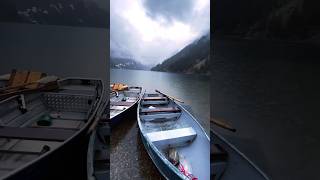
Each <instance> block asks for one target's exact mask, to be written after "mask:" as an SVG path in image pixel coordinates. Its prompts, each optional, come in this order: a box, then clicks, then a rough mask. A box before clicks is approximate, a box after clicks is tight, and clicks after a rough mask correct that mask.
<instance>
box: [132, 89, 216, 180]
mask: <svg viewBox="0 0 320 180" xmlns="http://www.w3.org/2000/svg"><path fill="white" fill-rule="evenodd" d="M144 94H145V92H144V93H143V95H142V96H144ZM169 100H171V101H173V102H174V103H175V104H176V105H177V106H178V107H180V108H181V110H182V112H181V113H183V112H185V113H187V115H188V116H189V117H190V118H191V119H192V120H193V121H195V123H196V125H197V126H198V127H200V130H201V131H202V133H203V134H205V137H206V138H207V139H208V140H209V142H210V138H209V136H208V135H207V133H206V132H205V130H204V129H203V127H202V126H201V125H200V123H199V122H198V121H197V120H196V118H195V117H194V116H193V115H192V114H191V113H190V112H189V111H187V110H186V109H185V108H184V107H183V106H181V105H180V104H179V103H177V102H176V101H174V100H173V99H171V98H169ZM139 109H140V101H139V103H138V111H137V121H138V125H139V129H140V133H141V136H142V138H144V139H145V141H146V143H147V144H148V145H149V147H151V148H152V150H153V151H154V152H155V153H156V154H157V155H158V156H159V157H160V159H161V160H162V161H163V162H164V164H165V165H167V166H168V167H169V168H170V169H171V170H172V171H173V172H174V173H175V174H176V175H177V176H178V177H180V178H181V179H186V180H187V179H188V178H187V177H186V176H184V175H182V174H181V172H180V171H179V170H178V169H177V168H176V167H175V166H174V165H173V164H172V163H171V162H170V161H169V160H168V159H167V158H166V157H165V156H164V155H163V153H162V152H160V151H159V149H158V148H157V147H156V146H155V145H154V144H153V143H150V142H149V141H148V139H147V137H146V136H145V133H144V132H142V128H141V127H143V126H142V124H141V120H140V114H139ZM147 152H148V155H149V157H150V158H151V160H152V161H153V164H155V165H156V167H157V169H158V170H159V171H160V173H161V174H162V175H163V176H164V177H165V178H166V179H170V178H168V177H167V176H166V175H165V173H163V172H162V171H161V168H159V166H158V164H157V162H156V161H155V159H154V158H153V157H152V156H151V155H150V152H149V151H148V150H147Z"/></svg>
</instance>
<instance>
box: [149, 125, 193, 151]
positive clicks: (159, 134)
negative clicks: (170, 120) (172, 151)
mask: <svg viewBox="0 0 320 180" xmlns="http://www.w3.org/2000/svg"><path fill="white" fill-rule="evenodd" d="M146 135H147V137H148V138H149V140H150V141H151V142H152V143H153V144H154V145H156V146H158V147H161V148H166V147H176V146H184V145H187V144H189V143H190V142H192V141H193V140H194V139H195V138H196V136H197V133H196V132H195V130H194V129H193V128H192V127H188V128H179V129H173V130H166V131H156V132H151V133H147V134H146Z"/></svg>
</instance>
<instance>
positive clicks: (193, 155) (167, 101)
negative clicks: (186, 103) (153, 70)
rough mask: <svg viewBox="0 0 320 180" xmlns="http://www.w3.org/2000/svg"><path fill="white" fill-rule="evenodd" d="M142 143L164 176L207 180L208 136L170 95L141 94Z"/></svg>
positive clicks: (139, 118) (208, 172)
mask: <svg viewBox="0 0 320 180" xmlns="http://www.w3.org/2000/svg"><path fill="white" fill-rule="evenodd" d="M137 115H138V124H139V128H140V132H141V138H142V142H143V144H144V146H145V148H146V150H147V152H148V154H149V156H150V158H151V159H152V161H153V163H154V164H155V165H156V167H157V168H158V170H159V171H160V172H161V174H162V175H163V176H164V177H165V178H166V179H210V139H209V137H208V135H207V134H206V133H205V131H204V129H203V128H202V127H201V125H200V124H199V123H198V122H197V120H196V119H195V118H194V117H193V116H192V115H191V113H189V112H188V111H187V110H186V109H185V108H184V107H183V106H181V105H180V104H178V103H176V102H175V101H174V100H173V98H171V97H170V96H166V95H164V94H162V93H159V92H157V93H154V94H152V93H145V94H144V95H143V96H142V98H141V100H140V103H139V105H138V114H137Z"/></svg>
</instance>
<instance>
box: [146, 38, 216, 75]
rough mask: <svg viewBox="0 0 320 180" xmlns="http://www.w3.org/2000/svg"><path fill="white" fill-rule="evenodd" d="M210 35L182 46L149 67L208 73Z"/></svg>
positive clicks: (191, 72)
mask: <svg viewBox="0 0 320 180" xmlns="http://www.w3.org/2000/svg"><path fill="white" fill-rule="evenodd" d="M209 55H210V35H209V33H208V34H206V35H204V36H202V37H201V38H200V39H198V40H196V41H194V42H192V43H191V44H189V45H187V46H186V47H184V48H183V49H182V50H180V51H179V52H178V53H177V54H175V55H173V56H172V57H170V58H169V59H167V60H165V61H163V62H162V63H161V64H158V65H156V66H155V67H153V68H151V70H152V71H165V72H177V73H186V74H193V73H200V74H209V72H210V71H209Z"/></svg>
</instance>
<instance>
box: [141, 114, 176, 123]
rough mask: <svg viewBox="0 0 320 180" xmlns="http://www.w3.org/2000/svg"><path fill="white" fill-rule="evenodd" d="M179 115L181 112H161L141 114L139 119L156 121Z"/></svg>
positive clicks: (174, 117)
mask: <svg viewBox="0 0 320 180" xmlns="http://www.w3.org/2000/svg"><path fill="white" fill-rule="evenodd" d="M180 115H181V113H163V114H148V115H141V116H140V119H141V120H143V121H148V122H152V121H157V120H163V119H167V120H170V119H176V118H178V117H179V116H180Z"/></svg>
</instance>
